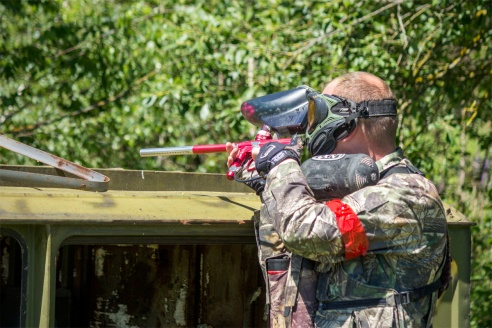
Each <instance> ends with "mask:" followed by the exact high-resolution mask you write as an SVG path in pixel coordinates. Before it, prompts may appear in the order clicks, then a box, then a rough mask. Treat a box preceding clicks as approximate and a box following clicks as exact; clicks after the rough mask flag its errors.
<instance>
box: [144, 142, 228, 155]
mask: <svg viewBox="0 0 492 328" xmlns="http://www.w3.org/2000/svg"><path fill="white" fill-rule="evenodd" d="M225 151H226V146H225V144H219V145H195V146H181V147H164V148H145V149H141V150H140V156H141V157H152V156H175V155H193V154H210V153H223V152H225Z"/></svg>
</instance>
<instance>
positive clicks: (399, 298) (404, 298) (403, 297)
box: [395, 292, 411, 305]
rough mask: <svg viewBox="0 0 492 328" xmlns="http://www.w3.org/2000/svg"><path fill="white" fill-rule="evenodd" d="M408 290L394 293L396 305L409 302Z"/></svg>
mask: <svg viewBox="0 0 492 328" xmlns="http://www.w3.org/2000/svg"><path fill="white" fill-rule="evenodd" d="M410 302H411V300H410V292H401V293H398V294H396V295H395V303H396V304H397V305H400V304H402V305H405V304H408V303H410Z"/></svg>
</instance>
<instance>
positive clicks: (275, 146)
mask: <svg viewBox="0 0 492 328" xmlns="http://www.w3.org/2000/svg"><path fill="white" fill-rule="evenodd" d="M301 150H302V141H300V142H299V139H298V138H297V137H296V136H294V138H292V141H291V142H290V144H289V145H283V144H281V143H278V142H270V143H268V144H266V145H264V146H263V147H261V149H260V152H259V153H258V156H257V157H256V160H255V163H256V170H257V171H258V173H259V174H260V175H261V176H265V175H266V174H268V172H270V170H271V169H273V168H274V167H275V166H277V165H278V164H280V163H281V162H283V161H285V160H287V159H289V158H290V159H293V160H295V161H296V162H297V163H298V164H300V163H301Z"/></svg>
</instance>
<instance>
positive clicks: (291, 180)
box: [263, 162, 344, 263]
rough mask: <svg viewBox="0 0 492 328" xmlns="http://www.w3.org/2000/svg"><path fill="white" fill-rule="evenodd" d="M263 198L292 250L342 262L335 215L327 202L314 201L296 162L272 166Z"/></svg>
mask: <svg viewBox="0 0 492 328" xmlns="http://www.w3.org/2000/svg"><path fill="white" fill-rule="evenodd" d="M263 201H264V203H265V207H266V211H268V215H269V216H270V217H271V219H272V222H273V226H274V228H275V230H276V231H277V232H278V234H279V235H280V237H281V238H282V240H283V242H284V244H285V246H286V247H287V248H288V249H289V250H290V251H291V252H294V253H297V254H299V255H301V256H303V257H307V258H309V259H312V260H315V261H318V262H328V263H335V262H341V261H343V259H344V245H343V240H342V236H341V233H340V231H339V229H338V226H337V222H336V219H335V216H334V214H333V212H331V211H330V209H329V208H328V207H327V206H326V205H324V204H322V203H318V202H316V199H315V198H314V197H313V194H312V192H311V190H310V189H309V187H308V185H307V183H306V180H305V178H304V176H303V174H302V173H301V170H300V167H299V165H297V163H294V162H286V163H282V164H280V165H278V166H277V167H275V168H273V170H272V171H271V172H270V173H269V174H268V178H267V183H266V188H265V191H264V192H263Z"/></svg>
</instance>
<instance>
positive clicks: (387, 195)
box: [258, 149, 447, 327]
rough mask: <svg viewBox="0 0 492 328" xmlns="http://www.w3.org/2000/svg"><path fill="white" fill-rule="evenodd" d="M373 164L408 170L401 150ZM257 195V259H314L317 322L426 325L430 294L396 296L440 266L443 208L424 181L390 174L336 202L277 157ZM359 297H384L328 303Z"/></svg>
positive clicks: (432, 274)
mask: <svg viewBox="0 0 492 328" xmlns="http://www.w3.org/2000/svg"><path fill="white" fill-rule="evenodd" d="M377 165H378V168H379V171H380V172H381V173H384V172H385V171H387V170H388V169H390V168H392V167H394V166H401V167H409V168H411V169H412V170H413V169H414V167H413V165H412V164H411V163H410V162H409V161H408V159H406V158H405V157H404V156H403V152H402V151H401V149H397V150H396V151H395V152H393V153H391V154H389V155H387V156H385V157H384V158H382V159H381V160H380V161H378V162H377ZM262 197H263V202H264V204H263V206H262V209H261V213H260V222H259V227H258V239H259V244H260V262H261V264H262V266H263V267H264V264H265V259H267V258H269V257H274V256H276V255H279V254H280V255H281V254H282V253H283V252H286V251H287V252H292V253H293V254H296V255H298V256H302V257H304V258H308V259H311V260H314V261H316V268H315V270H316V271H317V272H318V282H317V287H316V298H317V301H319V302H320V304H321V305H323V306H320V307H319V308H318V311H317V312H316V315H315V318H314V324H315V325H316V326H317V327H429V326H431V325H432V313H433V311H434V307H435V302H436V298H437V296H436V294H437V293H433V294H431V295H425V296H424V297H421V298H419V299H417V300H414V301H412V302H411V303H408V304H401V303H400V302H399V301H398V300H397V298H396V296H398V293H399V292H402V291H406V290H410V289H413V288H418V287H422V286H425V285H429V284H431V283H433V282H434V281H436V280H437V279H438V278H439V276H440V273H441V270H442V267H443V264H444V258H445V256H444V253H445V247H446V234H447V226H446V219H445V213H444V210H443V207H442V203H441V200H440V198H439V195H438V192H437V190H436V188H435V186H434V185H433V184H432V183H431V182H430V181H429V180H427V179H426V178H424V177H423V176H421V175H419V174H406V173H395V174H391V175H389V176H388V177H384V178H383V179H381V180H380V181H379V182H378V184H377V185H375V186H369V187H365V188H363V189H361V190H358V191H356V192H354V193H352V194H349V195H347V196H346V197H344V198H343V199H342V200H341V202H340V201H339V200H338V201H331V202H320V201H317V200H316V199H314V198H313V194H312V192H311V190H310V189H309V186H308V185H307V184H306V181H305V178H304V176H303V174H302V172H301V170H300V167H299V165H297V163H293V162H285V163H281V164H280V165H278V166H277V167H275V168H274V169H272V171H271V172H270V173H269V175H268V178H267V182H266V187H265V191H264V192H263V195H262ZM354 216H355V218H354ZM395 295H396V296H395ZM366 299H384V300H386V303H385V304H383V305H376V306H374V305H363V304H358V305H357V306H351V307H343V306H342V307H341V308H335V309H334V308H333V307H330V306H329V304H335V303H336V304H342V303H343V302H342V303H340V302H341V301H351V300H366ZM274 302H275V300H272V303H274ZM337 302H338V303H337ZM348 304H353V303H348ZM324 305H328V306H327V308H325V307H324ZM293 326H294V325H293Z"/></svg>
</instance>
